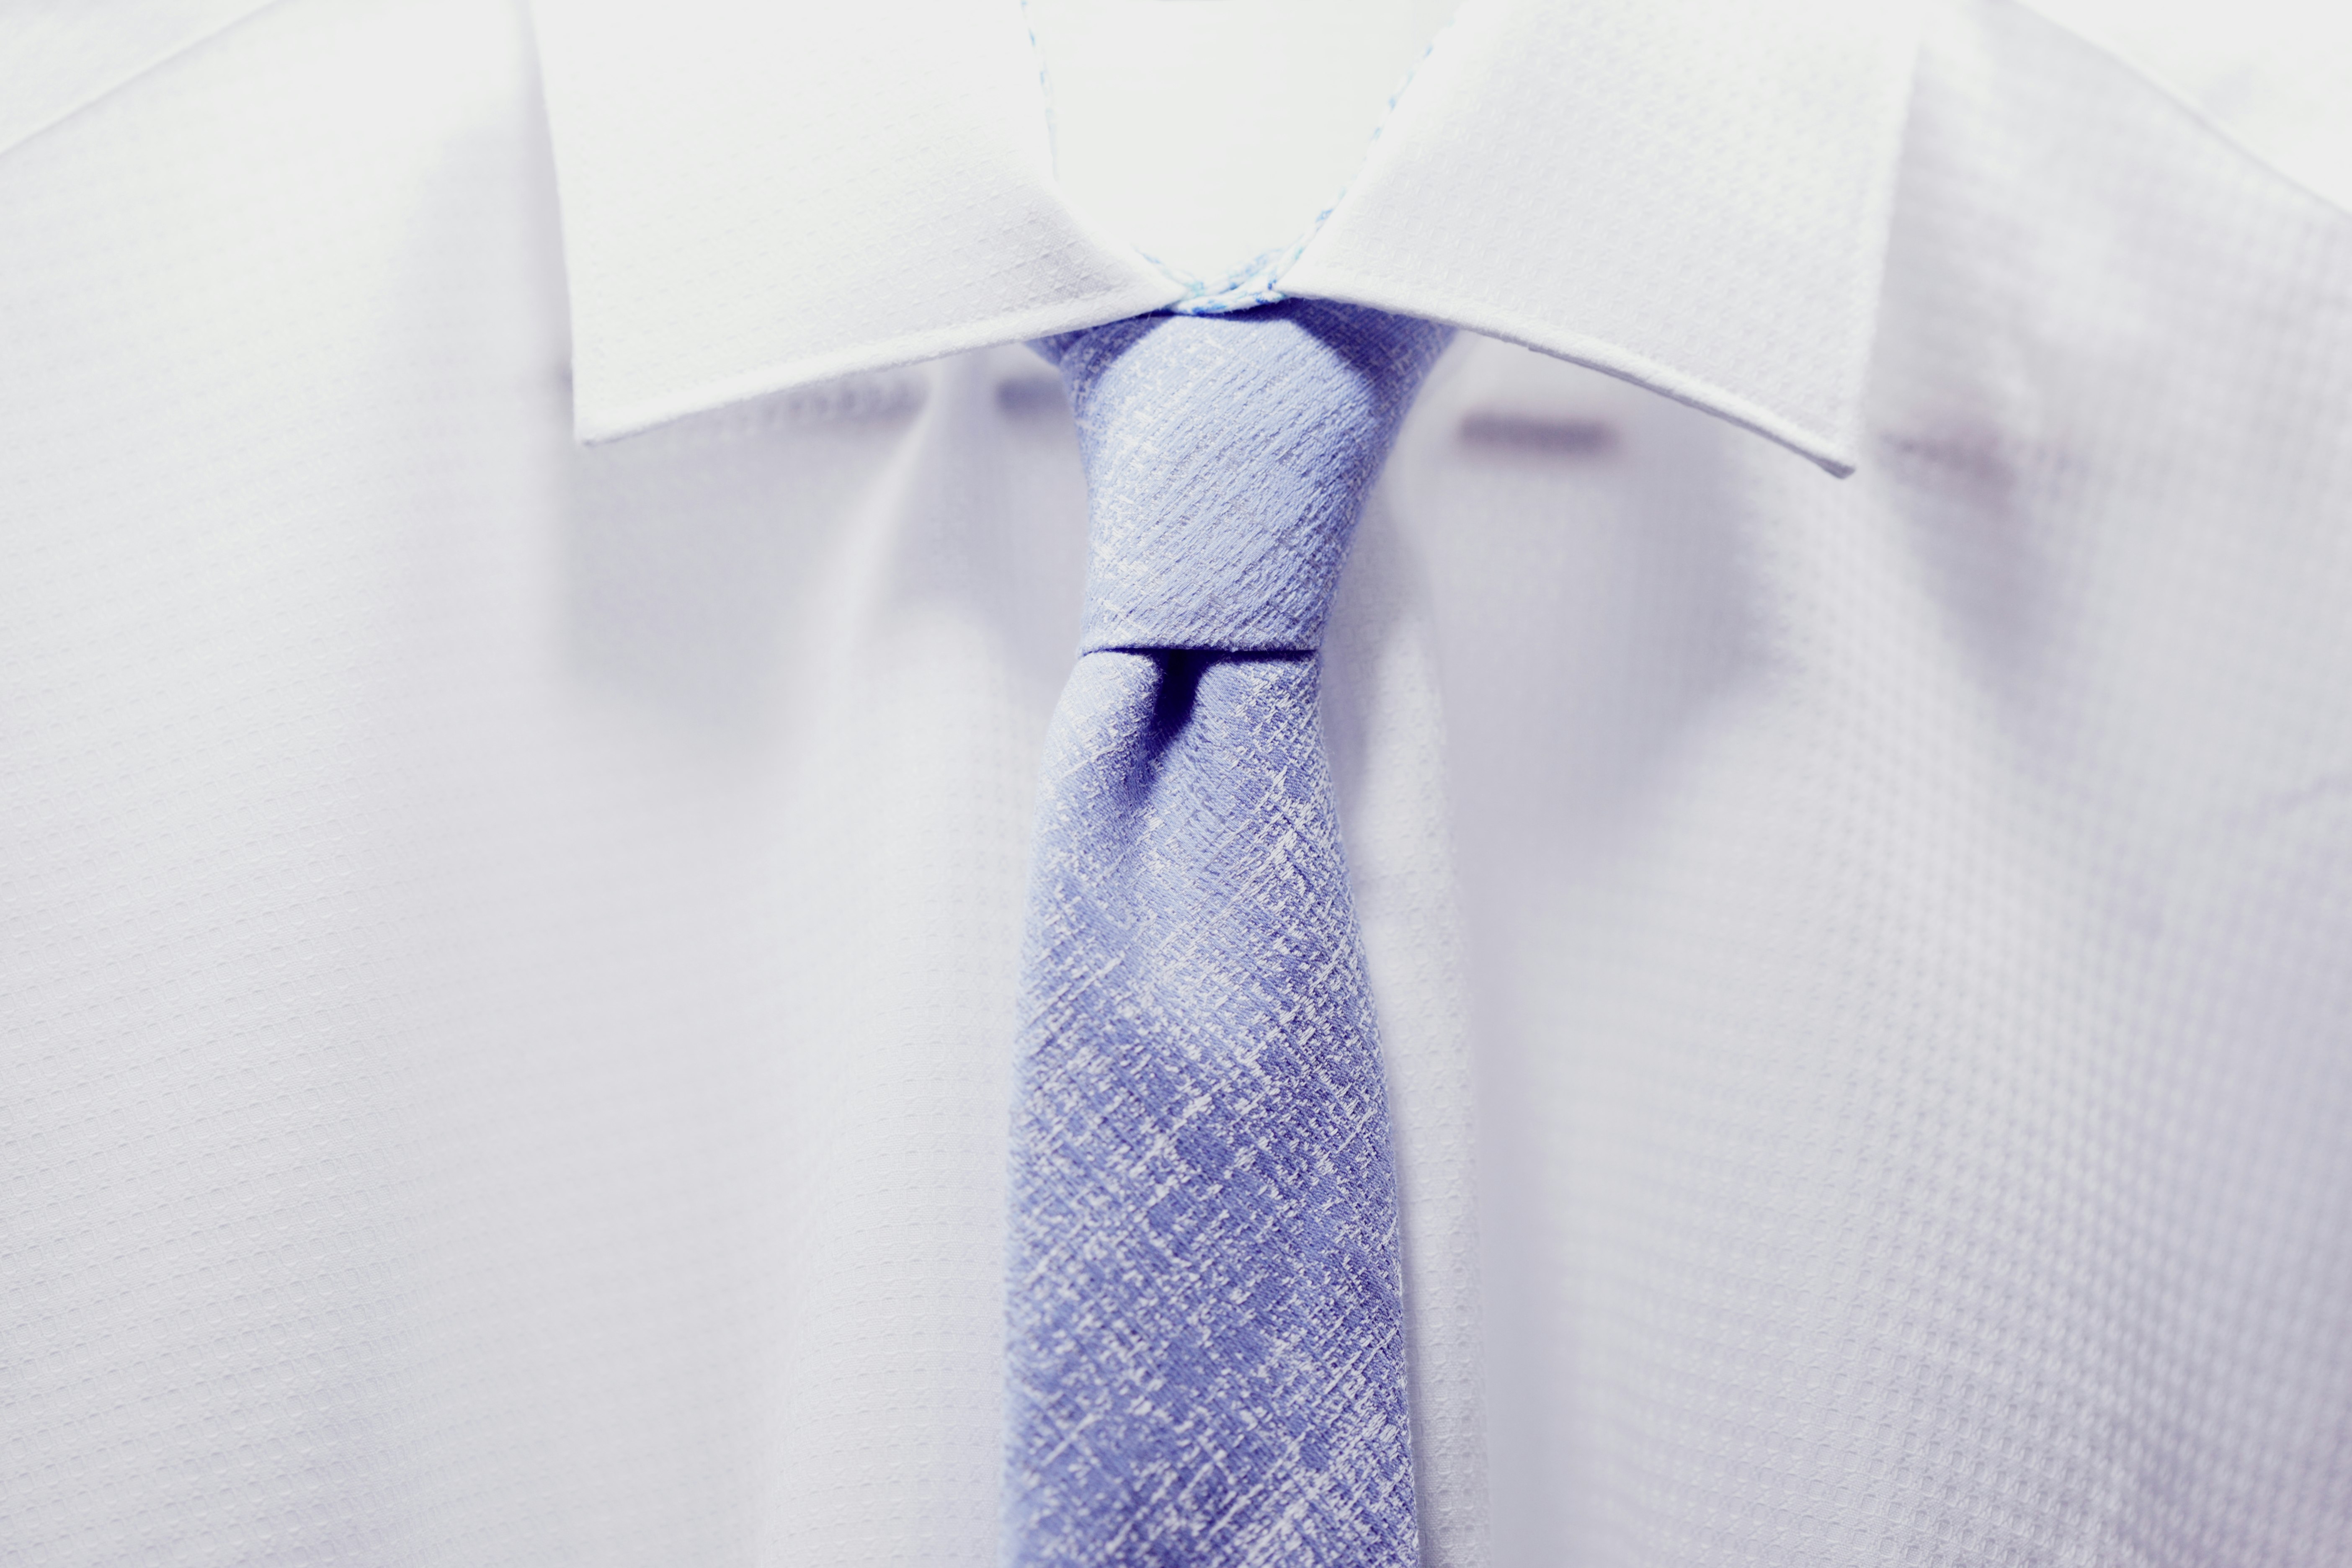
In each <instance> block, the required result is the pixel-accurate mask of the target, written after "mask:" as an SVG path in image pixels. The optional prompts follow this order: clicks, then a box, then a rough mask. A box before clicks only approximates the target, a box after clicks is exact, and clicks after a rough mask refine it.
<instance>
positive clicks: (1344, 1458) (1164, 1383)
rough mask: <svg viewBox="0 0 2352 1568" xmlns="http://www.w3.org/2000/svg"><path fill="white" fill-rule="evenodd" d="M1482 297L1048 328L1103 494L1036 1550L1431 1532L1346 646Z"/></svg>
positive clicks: (1042, 920) (1046, 899) (1048, 1108)
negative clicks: (1364, 900) (1418, 1466)
mask: <svg viewBox="0 0 2352 1568" xmlns="http://www.w3.org/2000/svg"><path fill="white" fill-rule="evenodd" d="M1448 335H1449V334H1448V331H1447V329H1444V328H1441V327H1437V326H1433V325H1431V324H1430V323H1427V322H1424V321H1413V320H1411V319H1408V318H1403V317H1397V316H1389V315H1384V314H1382V313H1381V312H1378V311H1374V310H1364V309H1360V308H1357V307H1353V306H1341V305H1332V304H1326V303H1320V302H1312V301H1292V302H1288V303H1285V304H1281V305H1276V306H1273V307H1270V308H1265V309H1261V310H1251V311H1247V312H1244V313H1239V314H1234V315H1225V316H1157V317H1141V318H1137V319H1133V320H1129V321H1119V322H1115V323H1113V324H1111V325H1109V326H1105V327H1099V328H1096V329H1094V330H1092V331H1085V332H1078V333H1071V334H1068V335H1066V336H1064V337H1060V338H1055V339H1051V340H1048V341H1046V342H1043V343H1041V344H1039V345H1038V347H1039V348H1040V350H1041V351H1042V352H1044V353H1045V354H1046V356H1047V357H1048V358H1049V359H1052V360H1054V361H1055V363H1057V364H1058V365H1059V366H1060V368H1061V371H1062V374H1063V379H1064V382H1065V383H1066V385H1067V387H1068V389H1069V393H1070V398H1071V402H1072V404H1073V405H1074V407H1075V408H1076V413H1077V420H1078V432H1079V438H1080V443H1081V448H1082V451H1083V454H1084V458H1085V462H1086V469H1087V486H1088V490H1089V493H1090V497H1091V504H1092V521H1091V530H1090V539H1089V561H1088V568H1087V606H1086V618H1085V627H1084V633H1083V637H1082V641H1081V644H1080V657H1079V659H1078V664H1077V668H1076V671H1075V672H1074V673H1073V674H1072V676H1071V678H1070V682H1069V685H1068V687H1067V688H1066V689H1065V691H1064V692H1063V695H1062V700H1061V703H1060V706H1059V707H1058V709H1057V710H1055V721H1054V725H1053V730H1052V733H1051V736H1050V738H1049V740H1048V742H1047V749H1046V760H1045V784H1044V798H1043V803H1042V806H1041V810H1040V816H1039V820H1038V828H1037V842H1036V850H1035V864H1034V870H1033V873H1032V882H1031V889H1030V913H1029V930H1028V938H1027V948H1026V952H1025V955H1024V965H1025V973H1024V1007H1023V1016H1022V1034H1021V1040H1020V1056H1019V1062H1018V1067H1017V1072H1016V1089H1015V1107H1014V1116H1013V1165H1012V1214H1011V1232H1012V1244H1011V1250H1012V1257H1011V1274H1010V1280H1009V1285H1010V1311H1009V1317H1010V1329H1011V1335H1010V1346H1009V1379H1008V1399H1009V1431H1008V1439H1009V1441H1008V1453H1007V1477H1006V1513H1007V1518H1006V1531H1007V1534H1006V1557H1007V1560H1008V1561H1009V1562H1010V1563H1015V1564H1019V1565H1022V1568H1032V1565H1045V1564H1054V1565H1061V1564H1078V1563H1086V1564H1130V1563H1132V1564H1153V1565H1159V1564H1169V1565H1174V1564H1185V1565H1188V1568H1189V1565H1193V1564H1200V1565H1204V1568H1205V1565H1223V1564H1252V1565H1257V1564H1266V1565H1273V1564H1310V1563H1311V1564H1327V1563H1328V1564H1341V1563H1345V1564H1350V1565H1357V1568H1386V1565H1391V1564H1411V1563H1415V1562H1417V1561H1418V1559H1419V1554H1420V1549H1419V1537H1418V1531H1417V1528H1416V1524H1415V1521H1414V1514H1413V1491H1412V1450H1411V1443H1410V1439H1409V1435H1408V1431H1407V1423H1406V1401H1405V1363H1404V1323H1403V1302H1402V1276H1401V1271H1400V1266H1399V1244H1398V1235H1397V1197H1396V1187H1395V1180H1394V1176H1393V1173H1392V1171H1391V1163H1390V1150H1389V1123H1388V1112H1387V1108H1386V1102H1385V1098H1384V1094H1383V1089H1382V1084H1381V1060H1380V1055H1379V1049H1378V1044H1377V1040H1376V1037H1375V1035H1374V1031H1373V1019H1372V1009H1371V999H1370V992H1369V990H1368V988H1367V984H1366V981H1365V975H1364V966H1363V958H1362V954H1361V952H1360V946H1359V942H1358V938H1357V933H1356V923H1355V916H1354V912H1353V910H1352V908H1351V906H1350V903H1349V894H1348V883H1347V873H1346V868H1345V865H1344V863H1343V861H1342V858H1341V855H1340V846H1339V822H1338V818H1337V815H1336V813H1335V811H1334V807H1333V803H1332V796H1331V788H1330V783H1329V778H1328V772H1327V770H1326V766H1325V762H1324V757H1323V750H1322V741H1321V736H1320V731H1319V728H1318V719H1317V709H1316V676H1317V658H1316V651H1315V650H1316V648H1317V646H1318V643H1319V642H1320V640H1321V637H1322V633H1323V625H1324V620H1325V617H1326V616H1327V615H1328V611H1329V607H1330V603H1331V597H1332V592H1333V589H1334V588H1335V586H1336V585H1337V584H1338V581H1339V571H1340V567H1341V565H1342V564H1343V563H1344V561H1345V559H1346V556H1347V551H1348V544H1349V536H1350V534H1351V533H1352V532H1353V531H1354V529H1355V525H1356V521H1357V519H1358V517H1359V515H1360V512H1361V510H1362V506H1363V500H1364V496H1365V493H1366V492H1367V491H1368V490H1369V489H1370V486H1371V484H1372V481H1373V479H1375V478H1377V477H1378V474H1379V472H1380V468H1381V464H1382V462H1383V461H1384V460H1385V459H1386V458H1387V455H1388V450H1389V447H1390V444H1391V441H1392V440H1393V439H1394V437H1395V433H1396V427H1397V425H1398V422H1399V420H1400V419H1401V418H1402V416H1403V414H1404V411H1405V409H1406V407H1407V406H1408V405H1410V404H1411V402H1412V396H1413V394H1414V392H1415V391H1416V390H1417V389H1418V387H1419V385H1420V383H1421V381H1422V378H1423V376H1424V375H1425V374H1427V372H1428V369H1429V366H1430V364H1431V363H1432V362H1433V360H1434V359H1435V358H1436V356H1437V353H1438V352H1439V351H1440V350H1441V349H1442V348H1444V344H1445V341H1446V338H1447V336H1448Z"/></svg>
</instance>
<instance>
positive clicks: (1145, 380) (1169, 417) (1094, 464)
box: [1037, 300, 1453, 653]
mask: <svg viewBox="0 0 2352 1568" xmlns="http://www.w3.org/2000/svg"><path fill="white" fill-rule="evenodd" d="M1452 335H1453V334H1452V330H1451V329H1450V328H1445V327H1440V326H1436V325H1434V324H1433V323H1431V322H1427V321H1416V320H1414V319H1412V318H1411V317H1408V316H1392V315H1389V314H1387V313H1385V312H1383V311H1380V310H1369V309H1366V308H1364V307H1362V306H1356V305H1340V304H1334V303H1331V302H1329V301H1326V300H1286V301H1284V302H1282V303H1280V304H1277V305H1272V306H1268V307H1265V308H1264V309H1261V310H1248V311H1242V312H1237V313H1235V314H1232V315H1224V316H1145V317H1138V318H1134V319H1130V320H1128V321H1115V322H1112V323H1111V324H1109V325H1108V326H1103V327H1096V328H1093V329H1091V330H1089V331H1083V332H1072V333H1067V334H1065V335H1063V336H1061V337H1058V338H1051V339H1047V340H1045V342H1041V343H1039V344H1038V345H1037V346H1038V348H1039V351H1040V352H1041V353H1045V355H1046V357H1047V358H1049V359H1052V360H1053V361H1055V363H1057V364H1058V365H1059V366H1060V367H1061V371H1062V377H1063V380H1064V382H1065V383H1066V384H1067V385H1068V387H1069V391H1070V402H1071V405H1072V406H1073V407H1074V408H1075V409H1076V413H1077V422H1078V439H1079V444H1080V449H1081V451H1082V453H1083V455H1084V458H1085V461H1086V468H1087V491H1088V494H1089V497H1090V507H1091V522H1090V524H1089V528H1088V536H1087V607H1086V621H1085V629H1084V633H1083V640H1082V642H1081V645H1080V646H1081V651H1085V652H1092V651H1094V650H1096V649H1099V648H1161V647H1190V648H1206V649H1216V650H1222V651H1226V652H1234V653H1257V652H1275V651H1299V652H1304V651H1307V650H1309V649H1312V648H1314V647H1317V646H1318V644H1319V643H1320V642H1321V640H1322V637H1323V623H1324V620H1325V618H1326V616H1328V614H1329V612H1330V607H1331V596H1332V593H1333V591H1334V589H1335V588H1336V587H1337V586H1338V584H1339V571H1340V568H1341V566H1342V565H1344V564H1345V563H1346V561H1347V555H1348V544H1349V540H1350V538H1351V537H1352V536H1353V534H1354V532H1355V529H1356V521H1357V519H1358V518H1359V517H1360V516H1361V515H1362V512H1363V506H1364V497H1365V495H1366V494H1367V493H1368V492H1369V491H1370V489H1371V487H1372V482H1373V480H1375V479H1378V478H1379V477H1380V471H1381V465H1382V464H1383V463H1384V462H1385V461H1386V460H1387V458H1388V452H1389V447H1390V445H1391V443H1392V442H1393V441H1394V440H1395V438H1396V430H1397V426H1398V424H1399V423H1400V422H1401V421H1402V418H1403V416H1404V412H1405V409H1406V408H1407V407H1408V406H1410V405H1411V404H1412V397H1413V394H1414V393H1415V392H1416V391H1417V390H1418V389H1419V387H1420V385H1421V382H1422V378H1423V376H1425V375H1426V374H1428V372H1429V367H1430V365H1431V364H1432V363H1434V362H1435V360H1436V358H1437V355H1438V353H1439V351H1441V350H1442V349H1444V346H1445V343H1446V341H1447V340H1448V339H1449V338H1450V337H1451V336H1452Z"/></svg>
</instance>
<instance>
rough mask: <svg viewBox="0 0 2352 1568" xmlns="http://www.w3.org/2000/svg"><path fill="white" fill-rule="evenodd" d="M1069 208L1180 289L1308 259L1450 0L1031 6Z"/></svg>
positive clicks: (1093, 1)
mask: <svg viewBox="0 0 2352 1568" xmlns="http://www.w3.org/2000/svg"><path fill="white" fill-rule="evenodd" d="M1022 8H1023V11H1024V14H1025V15H1026V16H1028V18H1029V25H1030V26H1031V27H1032V28H1033V29H1034V31H1035V33H1036V37H1037V54H1038V59H1039V63H1040V65H1041V66H1042V67H1043V69H1044V75H1045V112H1046V116H1047V118H1048V120H1049V121H1050V122H1051V123H1052V126H1053V130H1054V178H1055V184H1057V185H1058V186H1059V187H1060V188H1061V190H1062V192H1063V194H1064V195H1066V196H1067V197H1068V198H1069V201H1070V205H1072V206H1074V207H1076V208H1077V209H1078V210H1079V211H1080V212H1083V213H1085V214H1087V216H1090V217H1091V218H1093V219H1094V220H1095V221H1096V222H1097V223H1098V224H1100V225H1101V226H1103V227H1104V228H1105V229H1107V230H1108V231H1109V232H1110V233H1113V234H1116V235H1118V236H1119V237H1121V238H1123V239H1125V240H1126V241H1127V242H1128V243H1129V244H1130V245H1132V246H1134V247H1136V248H1137V249H1139V250H1140V251H1142V252H1144V253H1145V254H1146V255H1148V256H1150V258H1152V259H1153V260H1155V261H1157V262H1159V263H1160V264H1161V265H1163V266H1166V267H1168V268H1171V269H1172V270H1174V271H1175V272H1177V273H1178V274H1179V275H1180V278H1191V279H1201V280H1203V281H1206V280H1208V279H1217V278H1222V277H1223V276H1225V275H1227V274H1230V273H1233V272H1234V271H1236V270H1238V269H1245V268H1248V267H1249V266H1250V264H1251V263H1252V262H1254V261H1256V260H1258V259H1259V258H1262V257H1264V256H1265V255H1267V254H1269V253H1278V252H1281V251H1284V250H1286V249H1288V248H1290V247H1294V246H1295V245H1296V244H1297V242H1298V241H1299V240H1300V239H1301V238H1303V237H1305V236H1306V235H1307V233H1308V232H1309V231H1310V230H1312V229H1313V227H1314V226H1315V223H1316V220H1317V218H1318V216H1320V215H1321V214H1322V213H1323V212H1324V211H1325V209H1327V208H1328V207H1329V206H1330V205H1331V204H1332V203H1333V202H1334V201H1335V200H1337V199H1338V197H1339V194H1340V192H1342V191H1343V190H1345V189H1346V188H1347V185H1348V182H1349V179H1350V178H1352V177H1353V176H1354V174H1355V173H1356V171H1357V170H1358V169H1359V168H1360V167H1361V166H1362V164H1363V162H1364V152H1365V149H1366V148H1367V147H1369V146H1370V143H1371V140H1372V137H1373V136H1374V135H1375V134H1376V133H1377V132H1379V130H1380V128H1381V122H1382V121H1385V120H1386V119H1387V118H1388V110H1389V104H1390V102H1391V100H1392V99H1394V98H1395V96H1396V94H1397V90H1398V89H1400V88H1402V86H1404V84H1405V82H1406V80H1407V79H1408V78H1409V77H1410V76H1411V75H1412V69H1413V67H1414V66H1415V64H1416V63H1418V61H1419V60H1420V58H1421V57H1422V56H1423V54H1424V53H1426V52H1427V51H1428V48H1429V46H1430V42H1431V40H1432V39H1433V38H1434V37H1436V36H1437V33H1438V31H1439V29H1440V28H1442V27H1443V26H1444V25H1445V23H1446V21H1447V19H1448V18H1449V17H1450V16H1452V14H1453V12H1454V0H1220V3H1219V4H1214V5H1136V4H1134V3H1133V0H1024V5H1023V7H1022Z"/></svg>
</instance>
